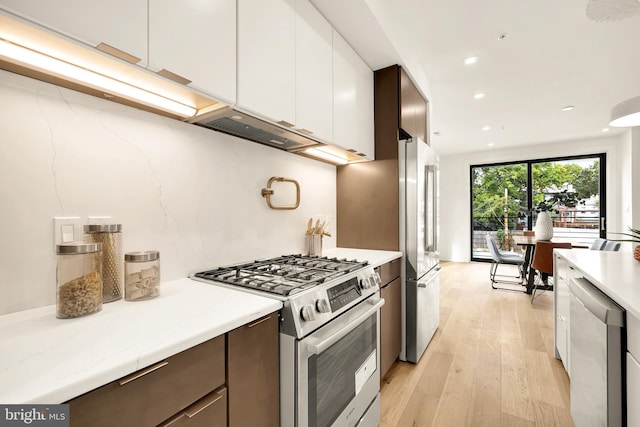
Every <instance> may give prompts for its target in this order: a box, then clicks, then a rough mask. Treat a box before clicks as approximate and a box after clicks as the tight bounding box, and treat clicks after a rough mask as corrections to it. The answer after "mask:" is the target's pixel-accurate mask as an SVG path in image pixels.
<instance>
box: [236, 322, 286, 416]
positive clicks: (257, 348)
mask: <svg viewBox="0 0 640 427" xmlns="http://www.w3.org/2000/svg"><path fill="white" fill-rule="evenodd" d="M278 348H279V342H278V314H277V313H272V314H270V315H269V316H266V317H263V318H261V319H258V320H256V321H255V322H252V323H250V324H249V325H245V326H243V327H240V328H238V329H234V330H233V331H231V332H229V333H228V334H227V386H228V389H229V427H245V426H246V427H254V426H262V427H278V425H279V421H280V394H279V393H280V387H279V384H280V383H279V378H280V373H279V372H280V370H279V362H278Z"/></svg>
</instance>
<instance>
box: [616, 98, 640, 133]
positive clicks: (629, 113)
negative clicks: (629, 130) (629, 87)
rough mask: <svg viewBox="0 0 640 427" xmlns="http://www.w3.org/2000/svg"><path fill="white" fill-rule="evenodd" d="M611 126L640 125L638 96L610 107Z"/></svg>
mask: <svg viewBox="0 0 640 427" xmlns="http://www.w3.org/2000/svg"><path fill="white" fill-rule="evenodd" d="M609 126H613V127H634V126H640V96H636V97H635V98H630V99H627V100H626V101H623V102H621V103H620V104H618V105H616V106H615V107H613V108H612V109H611V122H610V123H609Z"/></svg>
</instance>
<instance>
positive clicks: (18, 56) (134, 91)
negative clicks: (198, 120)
mask: <svg viewBox="0 0 640 427" xmlns="http://www.w3.org/2000/svg"><path fill="white" fill-rule="evenodd" d="M0 57H6V58H7V60H9V61H10V62H15V61H17V63H19V64H21V65H24V66H27V67H28V68H32V69H33V68H36V69H39V70H41V71H43V72H45V73H47V74H56V75H58V76H60V77H62V78H64V79H66V80H73V81H76V82H78V83H80V84H83V85H85V86H89V87H92V88H94V89H98V90H101V91H104V92H107V93H109V94H114V95H118V96H122V97H124V98H127V99H130V100H133V101H137V102H141V103H144V104H147V105H150V106H152V107H155V108H159V109H161V110H164V111H168V112H171V113H173V114H177V115H179V116H183V117H192V116H193V115H195V114H196V112H197V110H196V109H195V108H193V107H190V106H188V105H185V104H182V103H180V102H177V101H174V100H172V99H169V98H165V97H164V96H161V95H157V94H155V93H153V92H149V91H147V90H144V89H140V88H138V87H135V86H132V85H130V84H127V83H124V82H122V81H119V80H116V79H114V78H111V77H108V76H105V75H103V74H100V73H97V72H94V71H91V70H88V69H86V68H83V67H80V66H78V65H74V64H72V63H70V62H66V61H63V60H61V59H57V58H54V57H52V56H49V55H47V54H45V53H41V52H37V51H35V50H32V49H29V48H27V47H23V46H20V45H18V44H14V43H11V42H7V41H5V40H1V39H0Z"/></svg>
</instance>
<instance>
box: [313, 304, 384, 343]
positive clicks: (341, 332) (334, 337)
mask: <svg viewBox="0 0 640 427" xmlns="http://www.w3.org/2000/svg"><path fill="white" fill-rule="evenodd" d="M365 304H371V305H372V306H371V307H369V308H367V309H366V311H364V312H363V313H362V314H360V315H358V317H356V318H355V319H353V320H351V321H350V322H349V323H347V324H346V325H345V326H343V327H342V328H341V329H338V330H337V331H336V332H335V333H333V334H331V335H330V336H329V337H327V338H324V339H321V338H316V337H308V338H305V339H304V341H305V343H306V345H307V349H308V350H309V353H311V354H320V353H322V352H323V351H325V350H326V349H328V348H329V347H331V346H332V345H333V344H335V343H337V342H338V341H340V340H341V339H342V338H344V337H345V336H346V335H347V334H348V333H349V332H351V331H353V330H354V329H355V328H357V327H358V326H360V324H361V323H362V322H364V321H365V320H367V319H368V318H369V316H371V315H372V314H373V313H375V312H376V311H378V310H379V309H380V307H382V306H383V305H384V299H383V298H372V299H370V300H368V301H367V302H365Z"/></svg>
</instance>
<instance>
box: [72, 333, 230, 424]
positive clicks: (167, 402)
mask: <svg viewBox="0 0 640 427" xmlns="http://www.w3.org/2000/svg"><path fill="white" fill-rule="evenodd" d="M224 383H225V341H224V336H220V337H217V338H214V339H212V340H209V341H207V342H204V343H202V344H200V345H197V346H195V347H193V348H190V349H188V350H185V351H183V352H181V353H178V354H176V355H174V356H171V357H169V358H168V359H166V360H164V361H161V362H159V363H156V364H154V365H151V366H148V367H146V368H144V369H141V370H139V371H137V372H134V373H133V374H131V375H128V376H126V377H124V378H121V379H120V380H117V381H114V382H112V383H110V384H107V385H105V386H102V387H100V388H97V389H95V390H93V391H91V392H89V393H86V394H83V395H82V396H79V397H77V398H75V399H72V400H70V401H69V402H67V403H69V405H70V411H71V414H70V415H71V425H72V426H88V425H90V426H102V425H104V426H106V425H132V426H134V425H135V426H143V425H144V426H149V425H157V424H159V423H161V422H163V421H165V420H166V419H168V418H169V417H171V416H173V415H174V414H176V413H178V412H179V411H181V410H182V409H184V408H186V407H187V406H189V405H191V404H192V403H193V402H195V401H197V400H198V399H200V398H201V397H203V396H205V395H206V394H208V393H209V392H211V391H212V390H215V389H216V388H218V387H220V386H221V385H224Z"/></svg>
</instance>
